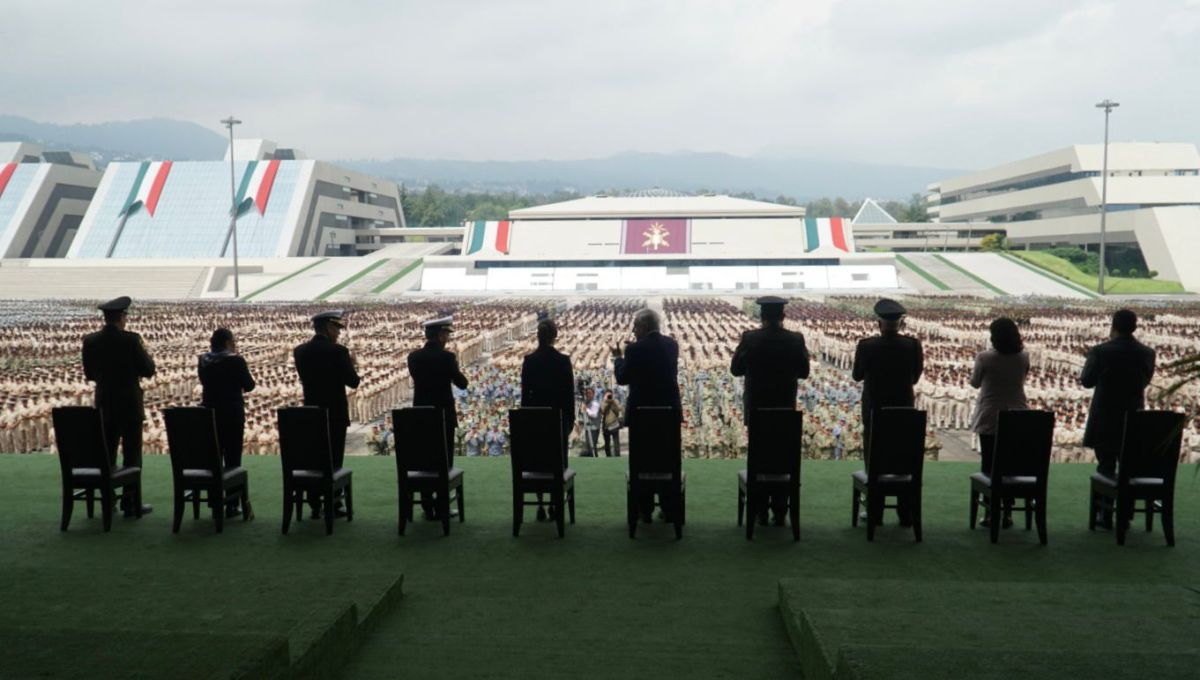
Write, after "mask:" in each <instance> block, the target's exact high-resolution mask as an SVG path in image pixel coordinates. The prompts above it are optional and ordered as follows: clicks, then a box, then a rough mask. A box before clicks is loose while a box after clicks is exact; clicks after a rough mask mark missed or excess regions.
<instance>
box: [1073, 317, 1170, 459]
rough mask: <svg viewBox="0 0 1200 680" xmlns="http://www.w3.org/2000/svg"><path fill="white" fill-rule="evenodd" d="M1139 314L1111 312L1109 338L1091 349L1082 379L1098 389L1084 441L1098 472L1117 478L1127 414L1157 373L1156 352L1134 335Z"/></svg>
mask: <svg viewBox="0 0 1200 680" xmlns="http://www.w3.org/2000/svg"><path fill="white" fill-rule="evenodd" d="M1135 330H1137V315H1136V314H1134V313H1133V312H1132V311H1130V310H1128V309H1122V310H1119V311H1118V312H1116V313H1115V314H1113V317H1112V328H1111V331H1110V335H1109V340H1108V342H1104V343H1101V344H1099V345H1096V346H1095V347H1093V348H1091V349H1090V350H1088V354H1087V361H1086V362H1085V363H1084V365H1083V372H1082V373H1081V374H1080V376H1079V382H1080V383H1082V384H1083V386H1084V387H1089V388H1095V392H1093V393H1092V406H1091V408H1090V409H1089V410H1088V418H1087V427H1086V428H1085V429H1084V432H1083V445H1084V446H1089V447H1091V448H1092V449H1094V450H1095V452H1096V461H1097V463H1098V466H1097V471H1098V472H1099V473H1100V474H1102V475H1105V476H1108V477H1115V476H1116V472H1117V458H1118V457H1119V456H1120V453H1121V438H1122V436H1123V434H1124V431H1125V414H1127V413H1129V412H1130V411H1137V410H1140V409H1142V408H1144V407H1145V394H1146V386H1147V385H1149V384H1150V378H1151V377H1152V376H1153V375H1154V359H1155V356H1154V350H1152V349H1150V348H1149V347H1147V346H1145V345H1143V344H1142V343H1140V342H1138V341H1137V340H1136V339H1135V338H1134V337H1133V332H1134V331H1135Z"/></svg>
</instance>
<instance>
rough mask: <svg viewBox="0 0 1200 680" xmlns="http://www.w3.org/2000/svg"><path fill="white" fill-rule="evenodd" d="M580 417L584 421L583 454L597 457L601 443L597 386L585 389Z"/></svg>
mask: <svg viewBox="0 0 1200 680" xmlns="http://www.w3.org/2000/svg"><path fill="white" fill-rule="evenodd" d="M579 418H580V420H581V421H582V422H583V455H585V456H590V457H592V458H595V457H597V455H598V454H599V449H598V446H599V444H600V400H598V399H596V388H594V387H588V388H586V389H585V390H584V391H583V403H581V404H580V405H579Z"/></svg>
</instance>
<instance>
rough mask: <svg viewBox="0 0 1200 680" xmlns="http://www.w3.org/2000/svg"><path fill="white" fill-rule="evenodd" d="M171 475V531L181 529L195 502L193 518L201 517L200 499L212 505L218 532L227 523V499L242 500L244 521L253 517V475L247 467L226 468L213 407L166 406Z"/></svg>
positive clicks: (164, 414) (165, 420)
mask: <svg viewBox="0 0 1200 680" xmlns="http://www.w3.org/2000/svg"><path fill="white" fill-rule="evenodd" d="M162 414H163V420H164V422H165V423H166V426H167V447H168V449H169V450H170V453H171V476H172V478H174V480H175V518H174V521H173V522H172V524H171V531H172V532H174V533H179V526H180V525H181V524H182V523H183V509H184V506H185V505H187V502H188V501H191V502H192V518H193V519H200V502H201V501H205V502H207V503H208V505H209V507H210V508H211V509H212V513H213V523H214V524H215V525H216V529H217V533H218V534H219V533H221V531H222V530H223V529H224V527H225V503H226V501H228V500H230V499H231V498H238V499H240V500H241V502H242V521H246V520H248V519H250V478H249V475H248V474H247V473H246V469H245V468H243V467H240V466H239V467H235V468H230V469H228V470H226V469H225V462H224V460H223V459H222V458H221V446H220V444H218V443H217V442H218V439H217V423H216V417H215V415H214V414H213V410H212V409H210V408H203V407H199V406H195V407H179V408H166V409H163V412H162Z"/></svg>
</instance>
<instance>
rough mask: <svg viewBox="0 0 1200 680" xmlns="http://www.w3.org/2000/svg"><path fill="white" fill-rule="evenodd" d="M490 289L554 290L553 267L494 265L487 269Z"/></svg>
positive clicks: (488, 287)
mask: <svg viewBox="0 0 1200 680" xmlns="http://www.w3.org/2000/svg"><path fill="white" fill-rule="evenodd" d="M487 289H488V290H529V291H538V290H554V268H553V267H493V268H491V269H488V270H487Z"/></svg>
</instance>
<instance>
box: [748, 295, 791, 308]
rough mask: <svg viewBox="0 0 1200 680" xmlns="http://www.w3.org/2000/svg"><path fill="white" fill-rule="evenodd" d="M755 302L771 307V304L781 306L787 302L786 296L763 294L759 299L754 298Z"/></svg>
mask: <svg viewBox="0 0 1200 680" xmlns="http://www.w3.org/2000/svg"><path fill="white" fill-rule="evenodd" d="M755 302H757V303H758V304H759V305H761V306H763V307H771V306H778V307H782V306H784V305H786V304H787V303H788V301H787V298H781V297H779V296H777V295H764V296H762V297H760V298H759V299H757V300H755Z"/></svg>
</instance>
